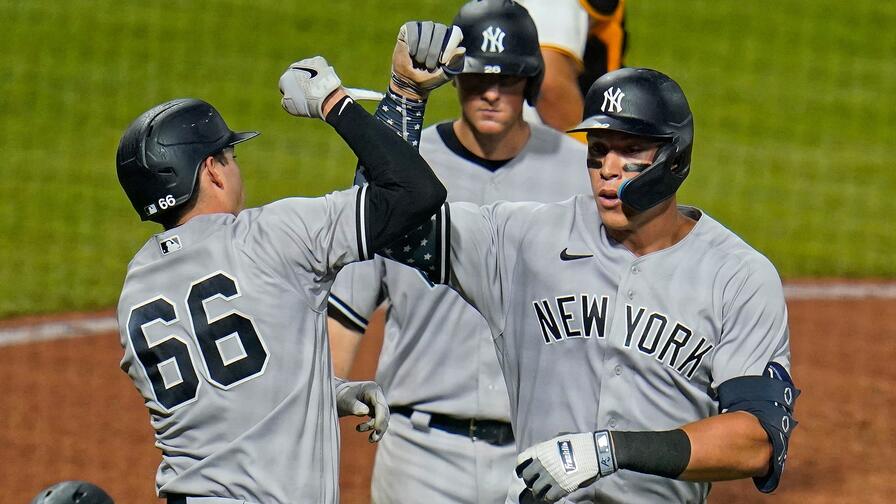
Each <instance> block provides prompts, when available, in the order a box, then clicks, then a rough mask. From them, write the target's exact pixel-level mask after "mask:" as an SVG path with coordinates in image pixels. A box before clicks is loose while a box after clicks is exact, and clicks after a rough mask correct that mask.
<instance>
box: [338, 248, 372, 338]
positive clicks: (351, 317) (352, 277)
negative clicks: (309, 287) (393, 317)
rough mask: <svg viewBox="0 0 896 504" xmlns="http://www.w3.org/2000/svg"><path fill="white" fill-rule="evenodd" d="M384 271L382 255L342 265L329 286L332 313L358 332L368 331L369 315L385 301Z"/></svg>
mask: <svg viewBox="0 0 896 504" xmlns="http://www.w3.org/2000/svg"><path fill="white" fill-rule="evenodd" d="M384 274H385V265H384V264H383V259H382V258H379V257H377V258H375V259H373V260H371V261H364V262H359V263H355V264H349V265H348V266H346V267H344V268H342V271H340V272H339V274H338V275H336V281H334V282H333V287H332V288H331V289H330V297H329V299H328V302H327V311H328V313H329V315H330V316H331V317H337V318H339V320H340V321H341V322H347V323H348V324H350V325H351V328H352V329H355V330H356V331H358V332H361V333H363V332H364V331H366V330H367V323H368V321H369V320H370V316H371V315H372V314H373V312H374V311H375V310H376V307H377V306H379V305H380V303H382V302H383V298H384V296H383V289H382V281H383V276H384Z"/></svg>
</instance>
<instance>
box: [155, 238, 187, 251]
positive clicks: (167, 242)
mask: <svg viewBox="0 0 896 504" xmlns="http://www.w3.org/2000/svg"><path fill="white" fill-rule="evenodd" d="M182 248H183V246H181V244H180V237H179V236H177V235H174V236H172V237H170V238H166V239H164V240H159V249H160V250H161V251H162V255H168V254H170V253H171V252H177V251H178V250H180V249H182Z"/></svg>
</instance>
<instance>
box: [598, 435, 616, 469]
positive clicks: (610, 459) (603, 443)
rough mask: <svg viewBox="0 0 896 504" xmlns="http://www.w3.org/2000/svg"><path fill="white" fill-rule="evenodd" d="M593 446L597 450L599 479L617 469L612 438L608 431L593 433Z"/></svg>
mask: <svg viewBox="0 0 896 504" xmlns="http://www.w3.org/2000/svg"><path fill="white" fill-rule="evenodd" d="M594 446H595V448H597V466H598V469H599V470H600V477H601V478H603V477H604V476H609V475H611V474H613V473H614V472H616V470H617V469H619V466H617V465H616V453H615V451H614V449H613V438H612V437H611V436H610V432H609V431H605V430H602V431H597V432H595V433H594Z"/></svg>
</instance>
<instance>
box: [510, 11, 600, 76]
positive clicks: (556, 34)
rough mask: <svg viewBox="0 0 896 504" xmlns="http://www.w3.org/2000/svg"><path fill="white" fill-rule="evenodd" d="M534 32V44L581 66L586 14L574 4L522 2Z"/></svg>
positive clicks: (585, 38)
mask: <svg viewBox="0 0 896 504" xmlns="http://www.w3.org/2000/svg"><path fill="white" fill-rule="evenodd" d="M521 3H522V5H523V6H524V7H526V9H527V10H528V11H529V15H530V16H532V20H533V21H535V27H536V28H537V29H538V43H539V44H540V45H541V47H543V48H545V49H551V50H554V51H559V52H562V53H564V54H567V55H569V56H571V57H572V58H573V59H575V61H576V62H577V63H578V64H579V66H580V67H581V66H582V64H583V63H582V61H583V57H584V54H585V41H586V40H587V37H588V13H587V12H585V10H584V9H583V8H582V6H581V5H580V4H579V2H578V1H577V0H556V1H554V0H551V1H549V0H525V1H524V2H521Z"/></svg>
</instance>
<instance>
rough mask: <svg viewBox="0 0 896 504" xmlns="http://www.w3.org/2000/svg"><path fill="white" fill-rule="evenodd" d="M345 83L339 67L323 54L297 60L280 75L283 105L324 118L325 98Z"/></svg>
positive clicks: (291, 110)
mask: <svg viewBox="0 0 896 504" xmlns="http://www.w3.org/2000/svg"><path fill="white" fill-rule="evenodd" d="M341 87H342V82H341V81H340V80H339V76H338V75H336V71H335V70H333V67H331V66H330V65H329V64H328V63H327V60H325V59H324V58H322V57H320V56H315V57H313V58H307V59H303V60H301V61H297V62H295V63H293V64H292V65H289V68H287V69H286V71H285V72H283V75H281V76H280V93H281V94H282V95H283V98H282V99H281V100H280V105H282V106H283V110H285V111H287V112H289V113H290V114H292V115H294V116H301V117H316V118H319V119H323V118H324V113H323V104H324V101H325V100H326V99H327V97H328V96H330V95H331V94H332V93H333V92H335V91H336V90H338V89H340V88H341Z"/></svg>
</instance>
